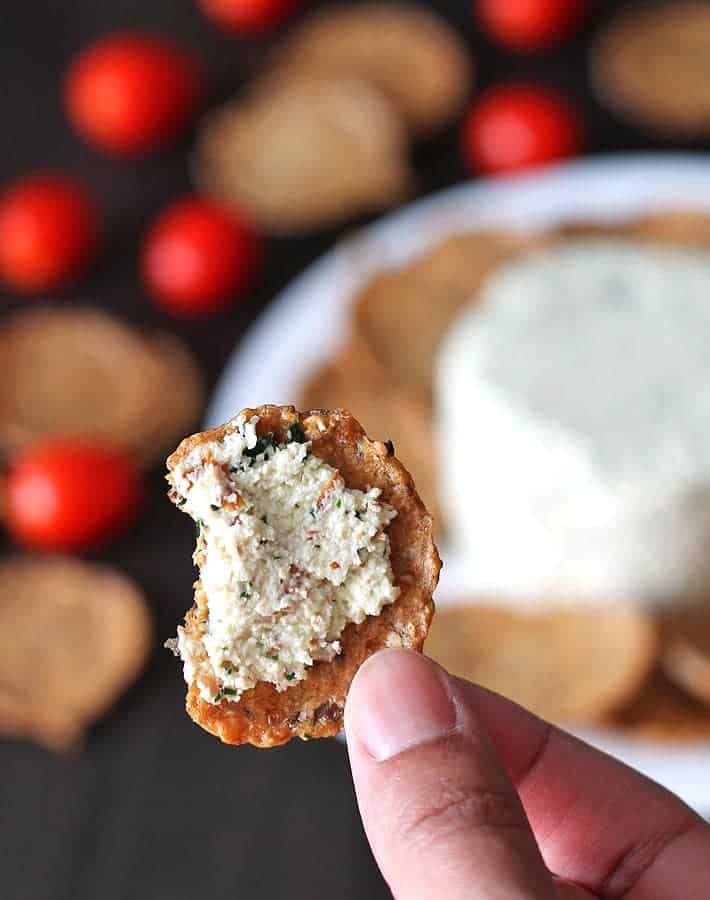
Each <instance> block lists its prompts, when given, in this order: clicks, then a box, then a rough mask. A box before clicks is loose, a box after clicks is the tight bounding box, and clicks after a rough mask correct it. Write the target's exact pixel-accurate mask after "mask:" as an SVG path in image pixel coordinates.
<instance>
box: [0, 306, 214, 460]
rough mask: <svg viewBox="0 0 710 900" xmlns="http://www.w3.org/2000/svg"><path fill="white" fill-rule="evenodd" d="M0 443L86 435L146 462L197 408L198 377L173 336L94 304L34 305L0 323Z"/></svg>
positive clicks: (10, 447) (15, 445)
mask: <svg viewBox="0 0 710 900" xmlns="http://www.w3.org/2000/svg"><path fill="white" fill-rule="evenodd" d="M0 359H1V360H2V366H3V377H2V380H0V447H1V448H2V449H3V450H5V451H7V452H13V451H15V450H17V449H19V448H21V447H23V446H25V445H27V444H30V443H32V442H33V441H35V440H38V439H40V438H43V437H48V436H53V435H61V436H62V437H75V436H76V437H87V438H95V439H99V440H105V441H108V442H109V443H111V444H113V445H115V446H118V447H122V448H123V449H124V450H127V451H128V452H129V453H131V454H132V455H133V456H134V458H136V459H138V460H139V461H143V462H145V463H150V462H153V461H155V460H156V458H160V457H161V456H162V455H163V454H164V453H165V452H166V451H167V450H168V449H169V447H170V445H171V444H173V443H174V441H175V439H176V437H177V436H178V435H179V434H184V432H185V429H186V428H189V427H190V425H191V424H192V423H193V422H194V421H195V419H196V418H197V417H198V415H199V411H200V409H201V406H202V401H203V396H204V386H203V380H202V376H201V374H200V371H199V369H198V368H197V364H196V362H195V360H194V359H193V357H192V354H191V353H190V352H189V350H188V349H187V347H186V346H185V345H184V344H183V343H182V341H180V340H179V339H178V338H175V337H173V336H172V335H165V334H154V335H144V334H142V333H140V332H139V331H138V330H137V329H134V328H132V327H131V326H129V325H127V324H125V323H123V322H121V321H120V320H119V319H116V318H114V317H113V316H110V315H108V314H107V313H104V312H100V311H98V310H95V309H89V308H83V309H81V308H80V309H37V310H32V311H28V312H21V313H16V314H15V315H14V316H11V317H10V318H8V319H6V320H5V321H4V322H3V324H2V327H0Z"/></svg>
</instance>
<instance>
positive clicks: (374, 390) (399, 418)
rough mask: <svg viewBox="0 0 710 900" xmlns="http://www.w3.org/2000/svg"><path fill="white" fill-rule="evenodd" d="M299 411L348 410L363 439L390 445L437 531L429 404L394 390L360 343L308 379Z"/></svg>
mask: <svg viewBox="0 0 710 900" xmlns="http://www.w3.org/2000/svg"><path fill="white" fill-rule="evenodd" d="M301 406H302V407H303V408H304V409H335V408H338V407H340V408H343V409H349V410H352V412H353V414H354V415H355V416H357V418H358V421H359V422H361V423H362V426H363V427H364V429H365V431H366V432H367V433H368V434H370V435H376V436H377V437H378V438H379V439H381V440H388V439H389V440H391V441H392V442H393V443H394V446H395V449H396V452H397V457H398V458H399V459H400V460H401V461H402V463H403V465H405V466H406V468H407V469H408V470H409V472H410V473H411V474H412V477H413V479H414V483H415V484H416V486H417V490H418V492H419V496H420V497H421V498H422V500H423V501H424V505H425V506H426V507H427V509H428V510H429V511H430V512H431V513H432V516H433V518H434V524H435V526H436V528H437V531H439V530H440V526H441V511H440V510H439V504H438V492H437V483H436V447H435V444H434V435H433V433H432V428H431V408H430V405H429V403H428V402H427V400H426V398H425V397H423V396H420V395H418V394H417V392H416V391H412V390H408V389H406V388H405V387H400V386H399V385H393V384H392V380H391V378H390V377H389V373H388V372H387V370H386V369H384V368H383V367H382V366H381V365H380V364H379V363H378V361H377V360H376V359H375V358H374V356H373V355H372V353H371V352H370V351H369V349H368V347H367V345H366V344H365V343H364V342H363V341H361V340H358V339H357V338H352V339H351V340H350V341H349V342H348V343H347V344H346V345H345V346H344V347H343V348H341V349H340V350H339V352H338V353H337V354H336V355H335V356H334V357H333V359H331V360H329V361H328V362H326V363H325V364H324V365H323V366H321V367H320V368H319V369H318V370H316V372H314V373H313V374H312V375H311V377H310V378H309V379H308V381H307V382H306V384H305V385H304V387H303V389H302V391H301Z"/></svg>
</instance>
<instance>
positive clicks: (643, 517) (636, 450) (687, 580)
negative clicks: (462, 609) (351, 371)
mask: <svg viewBox="0 0 710 900" xmlns="http://www.w3.org/2000/svg"><path fill="white" fill-rule="evenodd" d="M437 407H438V409H437V419H438V422H437V431H438V436H439V441H440V451H441V459H442V463H441V467H440V471H441V477H442V480H443V494H444V502H445V506H446V510H447V513H448V517H449V521H450V523H451V526H452V534H453V537H454V540H455V541H456V542H457V544H458V548H459V550H460V552H461V555H462V558H463V561H464V566H463V568H465V569H466V570H467V571H468V572H469V573H470V584H469V587H470V589H471V590H474V591H477V592H487V593H493V594H497V595H498V596H500V598H501V599H504V598H510V599H511V600H512V601H513V602H522V601H523V600H525V599H526V598H530V599H535V600H536V601H538V600H539V598H540V597H548V598H550V599H551V600H552V599H555V598H559V597H568V598H573V599H579V600H585V599H586V600H588V601H589V602H608V601H610V600H614V599H619V598H621V599H626V600H629V601H636V602H638V603H641V604H644V605H662V604H664V603H670V602H672V601H673V602H677V601H678V599H679V598H686V599H688V600H689V599H691V598H692V597H693V596H698V597H699V596H701V594H702V592H703V590H705V594H706V596H707V588H708V587H709V586H710V258H708V257H707V256H705V255H703V254H700V253H692V252H690V251H673V250H663V249H660V248H659V249H654V248H649V247H642V246H636V245H634V244H631V243H629V244H626V245H624V244H613V243H610V242H607V241H575V242H569V243H567V244H563V245H559V246H557V247H556V248H552V249H550V250H548V251H546V252H543V253H540V254H535V255H531V256H530V257H527V258H525V259H523V260H520V261H518V262H516V263H511V264H509V265H508V266H506V267H503V268H502V269H500V270H499V271H498V272H497V273H496V274H495V275H494V276H493V277H492V278H491V279H489V280H488V282H487V283H486V284H485V285H484V287H483V289H482V292H481V294H480V295H479V296H478V297H477V298H476V302H475V304H473V305H472V307H471V308H470V309H469V310H467V311H466V312H464V314H463V315H462V316H461V317H460V319H458V321H456V322H455V324H454V326H453V328H452V329H451V331H450V333H449V334H448V336H447V338H446V340H445V341H444V344H443V346H442V347H441V350H440V354H439V358H438V371H437Z"/></svg>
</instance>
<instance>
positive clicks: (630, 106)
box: [590, 0, 710, 138]
mask: <svg viewBox="0 0 710 900" xmlns="http://www.w3.org/2000/svg"><path fill="white" fill-rule="evenodd" d="M709 58H710V6H709V5H708V4H707V3H701V2H697V0H676V2H672V3H663V4H659V3H653V4H650V5H648V6H642V5H640V4H638V5H636V4H634V5H633V6H631V7H629V8H628V9H625V10H623V11H622V12H621V13H620V14H619V15H617V16H616V17H615V18H613V19H612V20H611V22H610V24H609V25H608V26H607V27H606V29H605V30H604V31H603V32H602V34H601V37H600V38H599V40H598V41H597V44H596V46H595V47H593V48H592V54H591V61H590V63H591V75H592V80H593V83H594V84H595V86H596V90H597V93H598V94H599V97H600V98H601V100H602V101H603V102H604V103H606V104H608V105H609V106H611V107H612V108H614V109H616V110H618V111H619V112H620V113H622V114H624V115H626V116H628V117H629V118H630V119H633V120H634V121H636V122H638V123H640V124H642V125H645V126H646V127H648V128H650V129H652V130H654V131H657V132H660V133H662V134H667V135H673V136H677V137H686V138H687V137H693V136H707V135H710V68H708V59H709Z"/></svg>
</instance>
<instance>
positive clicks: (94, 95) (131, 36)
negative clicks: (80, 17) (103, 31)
mask: <svg viewBox="0 0 710 900" xmlns="http://www.w3.org/2000/svg"><path fill="white" fill-rule="evenodd" d="M201 95H202V77H201V74H200V71H199V68H198V66H197V65H196V63H195V61H194V60H193V59H192V57H191V56H190V55H189V54H188V53H187V52H186V51H184V50H182V49H181V48H180V47H177V46H176V45H174V44H172V43H171V42H170V41H167V40H163V39H159V38H154V37H149V36H147V35H142V34H135V33H124V34H116V35H111V36H109V37H107V38H103V39H102V40H99V41H97V42H96V43H94V44H92V45H91V46H89V47H87V48H86V49H85V50H84V51H82V52H81V53H80V54H79V55H78V56H77V58H76V59H75V60H74V62H73V63H72V64H71V66H70V67H69V71H68V72H67V75H66V78H65V81H64V104H65V106H66V110H67V114H68V116H69V119H70V120H71V122H72V124H73V125H74V128H75V129H76V130H77V132H78V133H79V134H80V135H81V136H82V137H83V138H84V139H85V140H86V141H88V142H89V143H90V144H93V145H95V146H96V147H98V148H99V149H101V150H104V151H105V152H107V153H110V154H116V155H119V156H133V155H137V154H143V153H147V152H149V151H151V150H154V149H155V148H156V147H158V146H160V145H162V144H165V143H167V142H168V141H169V140H170V139H171V138H173V137H175V135H176V134H177V133H178V132H180V131H181V130H182V129H183V128H184V127H185V126H186V125H187V123H188V122H189V120H190V118H191V117H192V115H193V113H194V112H195V109H196V107H197V105H198V103H199V100H200V97H201Z"/></svg>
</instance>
